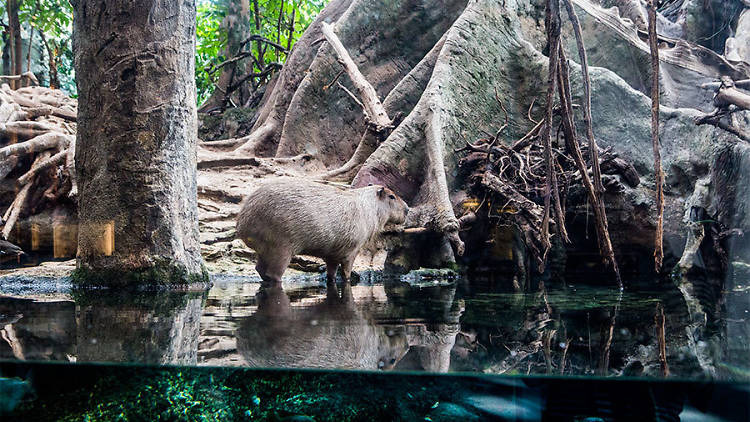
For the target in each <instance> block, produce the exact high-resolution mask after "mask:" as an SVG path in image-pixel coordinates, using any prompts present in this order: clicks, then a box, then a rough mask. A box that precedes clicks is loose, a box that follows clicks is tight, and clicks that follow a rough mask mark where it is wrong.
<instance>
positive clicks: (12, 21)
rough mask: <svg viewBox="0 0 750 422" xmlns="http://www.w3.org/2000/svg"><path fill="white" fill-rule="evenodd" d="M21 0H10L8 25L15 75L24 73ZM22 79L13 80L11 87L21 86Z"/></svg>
mask: <svg viewBox="0 0 750 422" xmlns="http://www.w3.org/2000/svg"><path fill="white" fill-rule="evenodd" d="M20 6H21V1H19V0H8V4H7V7H8V25H9V26H10V42H11V45H12V47H11V62H12V66H11V67H12V69H13V74H14V75H20V74H21V73H23V51H22V45H21V22H20V21H19V19H18V8H19V7H20ZM21 86H22V85H21V81H13V82H11V88H13V89H17V88H20V87H21Z"/></svg>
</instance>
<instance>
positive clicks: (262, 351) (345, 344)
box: [237, 283, 408, 370]
mask: <svg viewBox="0 0 750 422" xmlns="http://www.w3.org/2000/svg"><path fill="white" fill-rule="evenodd" d="M339 290H340V291H339ZM257 300H258V310H257V312H256V313H255V314H253V315H251V316H249V317H247V318H244V319H243V320H242V322H241V323H240V325H239V329H238V330H237V349H238V350H239V352H240V353H241V354H242V356H243V357H244V359H245V361H246V362H247V364H248V365H249V366H253V367H287V368H289V367H291V368H297V367H306V368H348V369H370V370H375V369H389V368H392V367H393V366H394V364H395V363H396V362H398V361H399V360H401V358H402V357H403V356H404V354H406V352H407V350H408V344H407V339H406V335H405V333H404V332H403V331H402V330H396V329H393V328H391V327H389V326H386V325H376V324H375V323H374V321H373V319H372V315H371V314H370V313H369V312H368V311H367V310H363V309H361V308H360V307H358V306H357V305H356V304H355V302H354V297H353V295H352V288H351V286H350V285H349V284H348V283H344V284H343V285H342V286H341V288H340V289H338V288H337V287H336V286H334V285H330V286H329V287H328V288H327V293H326V297H325V300H323V301H321V302H319V303H316V304H313V305H311V306H305V307H296V308H293V307H292V306H291V302H290V300H289V297H288V296H287V294H286V293H285V292H284V291H283V290H282V289H281V288H270V289H263V288H261V289H260V290H259V291H258V294H257Z"/></svg>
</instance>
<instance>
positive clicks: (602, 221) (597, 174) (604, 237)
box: [563, 0, 622, 289]
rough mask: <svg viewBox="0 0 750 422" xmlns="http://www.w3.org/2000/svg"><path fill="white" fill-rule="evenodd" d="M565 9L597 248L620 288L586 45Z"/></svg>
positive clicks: (567, 6)
mask: <svg viewBox="0 0 750 422" xmlns="http://www.w3.org/2000/svg"><path fill="white" fill-rule="evenodd" d="M563 3H564V4H565V9H566V10H567V12H568V17H569V18H570V21H571V23H572V24H573V33H574V34H575V38H576V45H577V46H578V56H579V58H580V60H581V73H582V76H583V123H584V126H585V127H586V137H587V138H588V141H589V155H590V159H591V169H592V172H593V179H594V180H593V187H594V192H595V195H594V199H595V200H596V202H592V205H593V208H594V216H595V219H596V228H597V229H596V232H597V239H598V242H599V250H600V253H601V255H602V257H604V258H605V260H606V261H607V262H608V263H609V264H611V265H612V269H613V271H614V272H615V276H616V277H617V284H618V285H619V287H620V289H622V280H621V279H620V270H619V268H618V266H617V261H616V260H615V253H614V250H613V248H612V241H611V240H610V237H609V228H608V225H607V213H606V210H605V207H604V200H603V199H602V195H603V194H604V186H603V185H602V174H601V169H600V167H599V151H598V148H597V146H596V139H595V138H594V130H593V126H592V123H591V80H590V79H589V70H588V59H587V58H586V47H585V46H584V43H583V34H582V31H581V24H580V22H579V21H578V15H576V13H575V10H574V9H573V4H572V2H571V0H563Z"/></svg>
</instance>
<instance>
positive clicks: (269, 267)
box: [255, 249, 292, 286]
mask: <svg viewBox="0 0 750 422" xmlns="http://www.w3.org/2000/svg"><path fill="white" fill-rule="evenodd" d="M291 261H292V254H290V253H289V252H287V251H286V250H283V249H279V250H277V251H275V252H273V253H271V254H265V256H263V257H262V258H259V259H258V265H257V266H256V267H255V268H256V269H258V267H260V268H261V270H262V272H261V270H258V273H259V274H260V277H261V278H262V279H263V281H264V282H266V283H267V285H269V286H281V276H282V275H284V271H286V268H287V267H288V266H289V263H290V262H291Z"/></svg>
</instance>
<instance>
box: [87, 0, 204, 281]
mask: <svg viewBox="0 0 750 422" xmlns="http://www.w3.org/2000/svg"><path fill="white" fill-rule="evenodd" d="M72 3H73V7H74V33H73V40H74V49H73V50H74V51H75V58H74V59H75V60H74V63H75V69H76V76H77V84H78V92H79V94H80V102H79V107H78V133H77V139H76V151H75V166H76V172H77V176H78V177H77V182H78V191H79V210H78V212H79V219H80V227H79V236H78V263H77V266H78V268H77V270H76V272H75V273H74V280H75V281H77V282H79V283H82V284H110V285H133V284H183V283H187V282H205V281H207V275H206V273H205V270H204V269H203V267H202V261H201V256H200V245H199V240H198V224H197V199H196V197H197V189H196V141H197V129H196V128H197V118H196V109H195V80H194V76H193V75H194V66H195V65H194V63H195V61H194V51H195V2H194V1H193V0H186V1H180V0H136V1H132V0H112V1H108V2H106V3H105V2H100V1H96V0H76V1H73V2H72Z"/></svg>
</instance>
